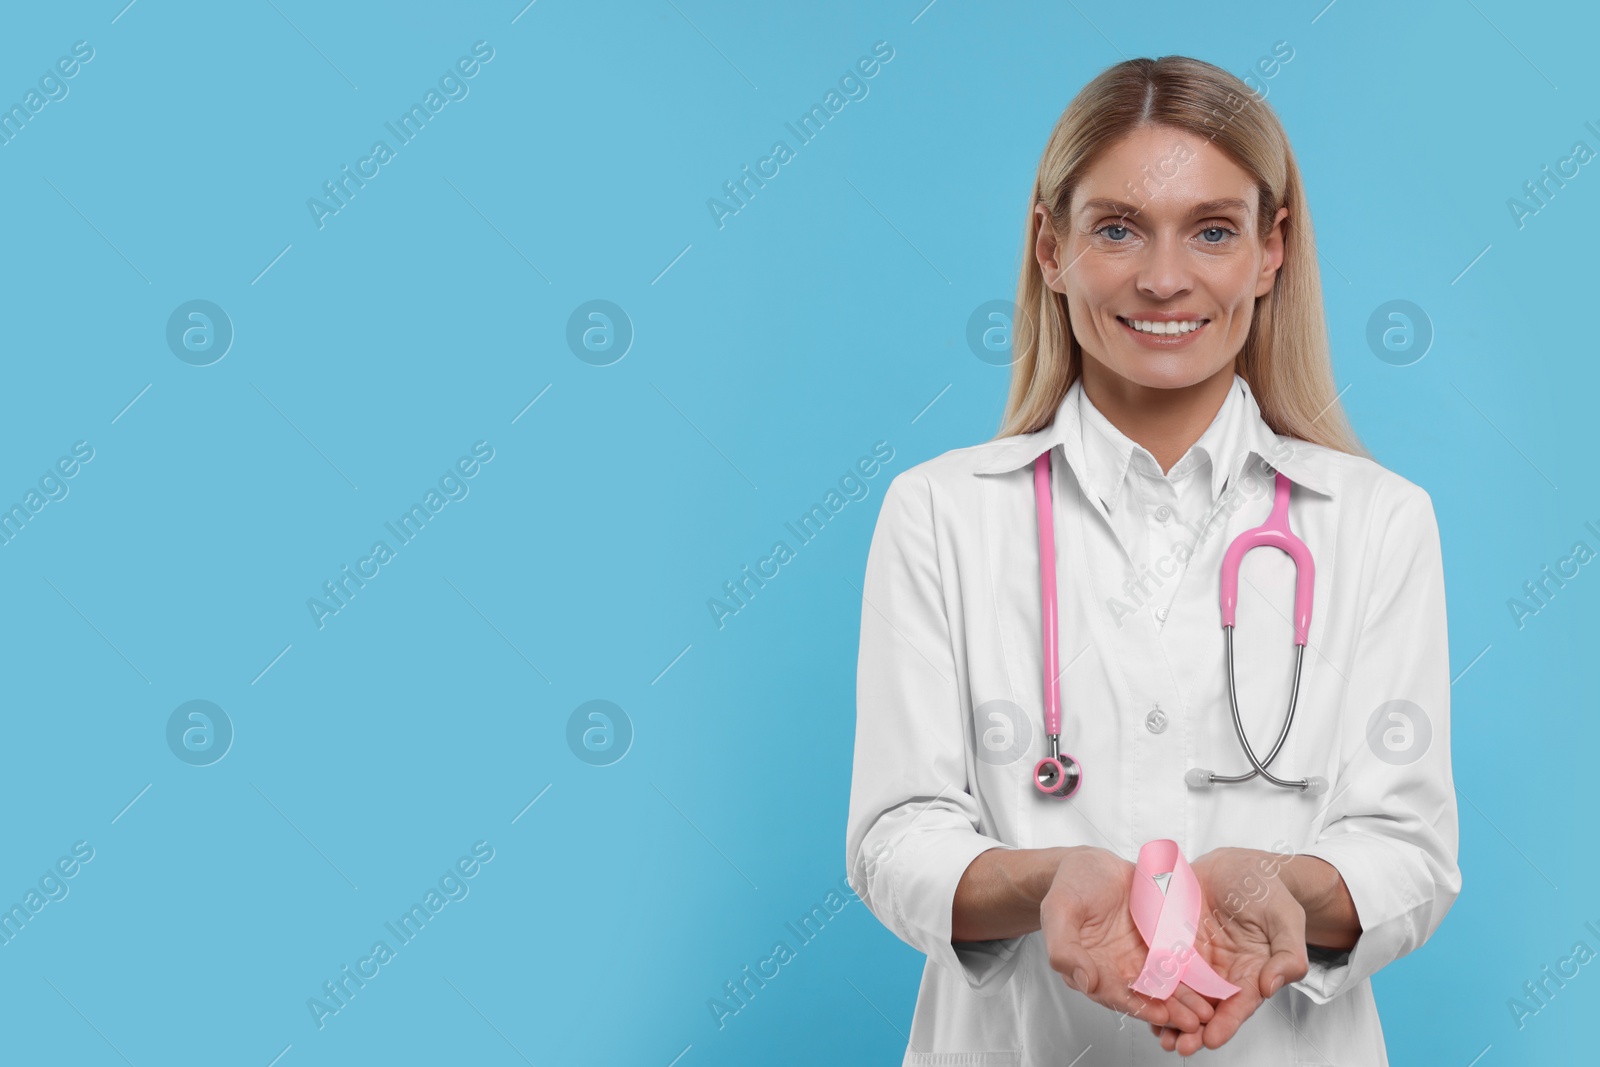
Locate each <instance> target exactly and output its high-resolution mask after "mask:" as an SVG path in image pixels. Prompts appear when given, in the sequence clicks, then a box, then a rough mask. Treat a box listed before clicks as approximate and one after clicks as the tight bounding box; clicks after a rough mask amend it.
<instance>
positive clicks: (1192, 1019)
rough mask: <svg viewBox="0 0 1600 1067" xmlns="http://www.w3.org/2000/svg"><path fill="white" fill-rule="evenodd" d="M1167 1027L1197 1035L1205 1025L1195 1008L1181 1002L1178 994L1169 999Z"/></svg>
mask: <svg viewBox="0 0 1600 1067" xmlns="http://www.w3.org/2000/svg"><path fill="white" fill-rule="evenodd" d="M1166 1003H1167V1025H1168V1026H1170V1027H1172V1028H1173V1029H1175V1030H1182V1031H1184V1032H1185V1033H1196V1032H1198V1031H1199V1030H1200V1028H1201V1027H1202V1026H1204V1025H1205V1024H1204V1023H1203V1022H1202V1021H1201V1020H1200V1018H1199V1017H1198V1016H1197V1015H1196V1014H1195V1011H1194V1009H1193V1008H1191V1007H1190V1006H1189V1005H1187V1004H1185V1003H1184V1002H1183V1001H1181V1000H1179V999H1178V997H1177V995H1176V993H1174V995H1172V996H1170V997H1168V998H1167V1001H1166Z"/></svg>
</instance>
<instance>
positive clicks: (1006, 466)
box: [846, 375, 1461, 1067]
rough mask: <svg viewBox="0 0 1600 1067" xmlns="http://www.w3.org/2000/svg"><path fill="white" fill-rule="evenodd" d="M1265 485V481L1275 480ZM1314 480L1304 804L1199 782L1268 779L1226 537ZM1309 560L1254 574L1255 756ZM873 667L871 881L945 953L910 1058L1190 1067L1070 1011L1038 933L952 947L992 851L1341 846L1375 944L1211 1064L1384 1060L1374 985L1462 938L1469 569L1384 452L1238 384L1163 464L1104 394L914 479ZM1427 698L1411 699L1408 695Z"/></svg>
mask: <svg viewBox="0 0 1600 1067" xmlns="http://www.w3.org/2000/svg"><path fill="white" fill-rule="evenodd" d="M1046 449H1050V450H1052V467H1053V470H1052V487H1053V494H1054V499H1055V503H1054V507H1055V527H1056V552H1057V581H1058V596H1059V603H1060V609H1059V610H1060V644H1061V647H1060V650H1059V662H1060V664H1061V669H1062V674H1061V712H1062V732H1063V736H1062V742H1061V745H1062V750H1063V751H1065V752H1067V753H1070V754H1072V755H1073V756H1075V757H1076V758H1077V759H1078V760H1079V761H1080V763H1081V764H1082V766H1083V774H1084V778H1083V785H1082V787H1081V788H1080V789H1079V791H1078V793H1077V794H1076V795H1075V796H1073V797H1072V798H1070V799H1066V800H1062V799H1058V798H1052V797H1046V796H1044V795H1042V794H1040V793H1039V792H1038V791H1037V790H1036V789H1035V788H1034V786H1033V784H1032V781H1031V775H1032V770H1033V765H1034V763H1035V762H1036V761H1037V760H1038V759H1039V758H1040V757H1042V756H1043V755H1045V754H1046V740H1045V734H1044V702H1043V679H1042V672H1043V662H1042V655H1041V650H1040V644H1039V641H1040V612H1041V607H1040V596H1039V552H1038V534H1037V526H1036V519H1035V511H1034V494H1033V459H1034V458H1035V457H1036V456H1038V455H1039V454H1040V453H1041V452H1043V451H1045V450H1046ZM1269 464H1270V466H1269ZM1274 468H1276V469H1278V470H1282V471H1283V473H1284V474H1285V475H1286V476H1287V477H1289V478H1290V479H1291V480H1292V481H1293V483H1294V486H1293V491H1292V497H1291V502H1290V525H1291V527H1292V529H1293V530H1294V531H1295V533H1296V534H1298V535H1299V536H1300V537H1301V538H1302V539H1303V540H1304V541H1305V542H1306V544H1307V545H1308V546H1310V549H1311V552H1312V556H1313V557H1314V562H1315V568H1316V572H1315V588H1314V600H1313V605H1312V617H1311V629H1310V633H1309V644H1308V646H1307V650H1306V653H1305V660H1304V665H1303V670H1302V676H1301V683H1300V698H1299V704H1298V706H1297V709H1296V712H1295V717H1294V727H1293V729H1292V730H1291V731H1290V733H1289V738H1288V740H1287V741H1286V742H1285V744H1284V747H1283V750H1282V751H1281V752H1280V753H1279V755H1278V757H1277V758H1276V759H1275V760H1274V761H1273V763H1272V764H1271V767H1270V769H1271V770H1272V771H1273V772H1274V773H1275V774H1276V775H1277V776H1278V777H1280V778H1300V777H1304V776H1307V775H1312V774H1319V775H1322V776H1324V777H1325V778H1327V779H1328V781H1329V783H1330V785H1329V789H1328V791H1327V792H1326V793H1325V794H1323V795H1322V796H1320V797H1314V798H1313V797H1309V796H1307V795H1305V794H1303V793H1301V792H1299V791H1297V790H1288V789H1283V788H1281V787H1278V786H1274V785H1272V784H1270V783H1268V782H1266V781H1264V780H1262V779H1261V778H1260V777H1259V776H1258V777H1257V778H1255V779H1253V780H1251V781H1249V782H1246V783H1243V784H1225V785H1217V786H1213V787H1212V788H1211V789H1209V790H1192V789H1190V788H1189V787H1188V786H1187V785H1186V784H1185V782H1184V773H1185V772H1186V771H1188V770H1189V769H1190V768H1194V767H1204V768H1208V769H1210V770H1214V771H1217V772H1218V773H1222V774H1238V773H1241V772H1243V771H1246V770H1248V769H1249V765H1248V763H1247V761H1246V759H1245V756H1244V754H1243V752H1242V751H1241V750H1240V748H1239V743H1238V739H1237V737H1236V736H1235V733H1234V729H1233V722H1232V718H1231V714H1230V712H1229V707H1228V698H1227V689H1226V674H1225V668H1224V660H1223V633H1222V626H1221V609H1220V606H1219V600H1220V587H1221V586H1220V571H1221V563H1222V555H1223V552H1224V550H1225V549H1226V547H1227V545H1228V544H1229V543H1230V542H1231V541H1232V540H1233V539H1234V538H1235V537H1236V536H1238V534H1239V533H1241V532H1242V531H1244V530H1246V529H1248V528H1250V527H1254V526H1258V525H1260V524H1261V522H1262V521H1264V520H1265V518H1266V517H1267V514H1268V513H1269V511H1270V510H1271V506H1272V489H1273V473H1272V472H1273V469H1274ZM1294 580H1295V571H1294V564H1293V562H1292V561H1291V560H1290V558H1289V557H1288V556H1287V555H1286V554H1284V553H1282V552H1280V551H1277V550H1275V549H1271V548H1261V549H1257V550H1255V551H1253V552H1251V553H1250V554H1249V555H1248V556H1247V557H1246V559H1245V562H1244V564H1243V566H1242V567H1241V569H1240V582H1239V603H1238V609H1237V620H1236V628H1235V631H1234V654H1235V662H1236V665H1237V682H1238V694H1239V703H1240V711H1241V715H1242V717H1243V720H1244V725H1245V729H1246V731H1247V732H1248V733H1249V735H1250V737H1251V740H1252V742H1253V743H1254V745H1255V748H1256V750H1257V753H1258V755H1259V756H1263V757H1264V756H1265V755H1266V752H1267V750H1268V749H1270V747H1271V745H1272V741H1273V740H1274V739H1275V738H1276V736H1277V731H1278V729H1279V727H1280V724H1281V722H1282V718H1283V713H1284V710H1285V707H1286V705H1287V701H1288V695H1289V689H1290V683H1291V680H1292V675H1293V665H1294V644H1293V628H1292V624H1291V622H1290V619H1291V612H1292V607H1293V601H1294ZM863 591H864V593H865V598H864V599H865V602H864V604H863V608H862V617H861V645H860V661H859V667H858V674H857V690H856V694H857V707H856V716H857V717H856V747H855V762H854V777H853V780H852V786H851V793H850V809H849V820H848V825H847V828H846V864H847V869H848V870H849V872H850V881H851V883H852V885H853V886H854V887H855V888H856V890H857V892H858V893H859V894H860V896H861V898H862V900H863V901H865V902H866V904H867V906H868V908H869V909H870V910H871V911H872V913H873V914H874V915H876V916H877V918H878V919H879V920H880V921H881V922H882V923H883V924H884V925H885V926H886V927H888V928H889V929H890V930H891V931H892V932H893V933H894V934H895V935H896V936H898V937H899V938H900V939H901V940H903V941H905V942H906V943H907V944H909V945H911V946H913V947H914V948H916V949H918V950H919V951H921V952H923V953H925V954H926V955H927V957H928V959H927V963H926V965H925V966H924V969H923V976H922V984H921V988H920V990H919V992H918V996H917V1004H916V1010H915V1014H914V1017H913V1020H912V1027H911V1034H910V1046H909V1047H908V1048H907V1050H906V1054H905V1058H904V1061H903V1062H904V1063H905V1064H907V1065H915V1064H923V1065H936V1064H943V1065H956V1064H959V1065H961V1067H1002V1065H1003V1067H1045V1065H1047V1064H1048V1065H1052V1067H1054V1065H1061V1064H1066V1063H1071V1062H1074V1057H1076V1056H1078V1055H1079V1054H1080V1053H1084V1052H1085V1051H1086V1050H1087V1054H1086V1055H1084V1056H1083V1058H1082V1059H1079V1060H1077V1061H1076V1064H1077V1065H1078V1067H1094V1065H1096V1064H1118V1065H1126V1064H1135V1065H1136V1064H1168V1063H1172V1062H1174V1057H1175V1056H1176V1053H1170V1052H1167V1051H1165V1050H1164V1049H1162V1048H1161V1045H1160V1042H1159V1041H1158V1040H1157V1039H1156V1038H1155V1037H1154V1036H1152V1035H1151V1033H1150V1029H1149V1027H1148V1025H1146V1024H1145V1023H1144V1022H1143V1021H1140V1020H1138V1019H1131V1018H1130V1019H1124V1018H1121V1017H1120V1016H1119V1015H1118V1014H1117V1013H1116V1012H1113V1011H1110V1010H1108V1009H1106V1008H1104V1007H1102V1006H1101V1005H1099V1004H1096V1003H1094V1002H1093V1001H1091V1000H1089V999H1088V998H1087V997H1085V996H1083V995H1082V994H1080V993H1078V992H1077V991H1075V990H1073V989H1071V988H1070V987H1068V986H1067V985H1066V983H1065V982H1064V981H1063V979H1062V977H1061V976H1060V975H1059V974H1057V973H1056V972H1055V971H1053V970H1052V969H1051V968H1050V965H1049V961H1048V958H1047V956H1046V951H1045V945H1044V939H1043V934H1042V933H1040V932H1038V931H1035V932H1033V933H1031V934H1028V935H1026V936H1024V937H1019V938H1009V939H1005V940H1000V941H985V942H975V943H960V944H952V943H951V941H950V933H951V904H952V901H953V898H954V894H955V887H956V884H957V882H958V881H959V880H960V878H961V875H962V873H963V872H964V871H965V870H966V868H967V866H968V864H970V863H971V862H972V860H973V859H974V858H975V857H977V856H978V855H979V854H980V853H982V852H984V851H986V850H988V849H991V848H1045V847H1050V846H1057V845H1080V844H1081V845H1096V846H1099V847H1101V848H1106V849H1109V850H1111V851H1113V852H1115V853H1117V854H1118V855H1120V856H1122V857H1124V858H1125V859H1127V860H1129V861H1130V862H1131V861H1133V860H1134V859H1136V857H1137V855H1138V851H1139V846H1140V845H1141V844H1143V843H1144V842H1146V841H1148V840H1151V839H1152V838H1161V837H1167V838H1172V839H1173V840H1175V841H1177V843H1178V846H1179V848H1181V849H1182V851H1183V854H1184V855H1185V856H1186V857H1188V858H1190V859H1194V858H1196V857H1198V856H1200V855H1202V854H1203V853H1205V852H1207V851H1209V850H1210V849H1213V848H1217V847H1221V846H1238V847H1245V848H1256V849H1264V850H1269V851H1276V852H1291V851H1292V852H1294V853H1300V854H1307V855H1313V856H1318V857H1320V858H1322V859H1324V860H1326V861H1327V862H1328V863H1330V864H1332V865H1333V866H1334V867H1335V868H1336V869H1337V870H1338V871H1339V873H1340V875H1341V876H1342V877H1343V878H1344V881H1345V885H1346V886H1347V887H1348V889H1349V891H1350V894H1351V897H1352V899H1353V900H1354V902H1355V906H1356V911H1357V913H1358V915H1359V917H1360V920H1361V925H1362V933H1361V936H1360V938H1359V940H1358V941H1357V943H1356V945H1355V947H1354V948H1353V949H1352V950H1350V951H1349V952H1340V953H1329V954H1326V955H1325V956H1323V955H1320V954H1318V953H1315V952H1314V953H1313V954H1312V959H1311V970H1310V973H1309V974H1308V975H1307V976H1306V977H1305V978H1304V979H1303V980H1301V981H1298V982H1294V983H1291V984H1289V985H1287V986H1285V987H1284V988H1283V989H1281V990H1279V991H1278V993H1277V994H1276V995H1274V996H1273V997H1272V998H1271V999H1270V1000H1269V1001H1268V1002H1267V1003H1264V1004H1263V1005H1261V1007H1260V1008H1259V1009H1257V1011H1256V1012H1255V1014H1254V1015H1252V1016H1251V1017H1250V1018H1249V1019H1248V1020H1246V1022H1245V1024H1244V1026H1243V1027H1242V1028H1241V1029H1240V1030H1239V1032H1238V1033H1237V1034H1236V1035H1235V1036H1234V1037H1233V1038H1232V1040H1230V1041H1229V1042H1228V1043H1227V1044H1226V1045H1224V1046H1223V1047H1222V1048H1221V1049H1219V1050H1216V1051H1211V1050H1207V1051H1206V1052H1205V1053H1204V1055H1205V1057H1206V1059H1207V1061H1208V1062H1211V1063H1216V1064H1238V1065H1245V1064H1249V1065H1261V1067H1266V1065H1271V1067H1283V1065H1285V1064H1291V1065H1295V1064H1338V1065H1341V1067H1344V1065H1352V1067H1355V1065H1361V1067H1366V1065H1373V1064H1387V1062H1388V1059H1387V1056H1386V1054H1385V1051H1384V1042H1383V1031H1382V1028H1381V1027H1380V1025H1379V1021H1378V1012H1377V1007H1376V1004H1375V1002H1374V1000H1373V995H1372V986H1371V982H1370V976H1371V975H1372V974H1373V973H1374V972H1375V971H1377V970H1378V969H1379V968H1380V967H1382V966H1384V965H1385V964H1387V963H1389V962H1391V961H1393V960H1395V959H1397V958H1398V957H1400V956H1403V955H1405V954H1406V953H1408V952H1411V951H1413V950H1414V949H1416V948H1417V947H1418V946H1420V945H1421V944H1422V943H1423V942H1424V941H1426V940H1427V938H1428V937H1429V936H1430V935H1431V934H1432V933H1433V931H1434V930H1435V929H1436V928H1437V927H1438V925H1439V923H1440V921H1441V920H1442V919H1443V918H1444V915H1445V913H1446V912H1447V911H1448V910H1449V908H1450V906H1451V904H1452V903H1454V901H1455V898H1456V895H1457V894H1458V893H1459V891H1460V888H1461V874H1460V870H1459V868H1458V866H1457V859H1456V856H1457V814H1456V802H1455V792H1454V788H1453V786H1452V782H1451V771H1450V670H1449V655H1448V644H1447V640H1446V637H1447V635H1446V620H1445V596H1444V573H1443V563H1442V559H1441V555H1440V544H1439V533H1438V527H1437V523H1436V520H1435V518H1434V513H1433V505H1432V501H1431V500H1430V498H1429V497H1428V494H1427V493H1426V492H1425V491H1424V490H1422V489H1421V488H1420V487H1418V486H1416V485H1414V484H1413V483H1411V482H1409V481H1407V480H1406V479H1404V478H1402V477H1400V476H1399V475H1397V474H1394V473H1392V472H1391V471H1388V470H1386V469H1385V468H1383V467H1381V466H1379V465H1378V464H1377V463H1374V462H1373V461H1371V460H1368V459H1364V458H1361V457H1356V456H1351V455H1348V454H1345V453H1341V452H1338V451H1335V450H1332V449H1328V448H1324V447H1321V446H1318V445H1312V444H1308V443H1306V442H1304V441H1298V440H1295V439H1293V438H1287V437H1279V436H1278V435H1276V434H1274V433H1273V432H1272V430H1271V429H1270V427H1268V426H1267V425H1266V423H1265V422H1264V421H1263V420H1262V419H1261V415H1260V409H1259V407H1258V405H1257V403H1256V400H1255V397H1254V396H1253V395H1252V393H1251V391H1250V388H1249V386H1248V384H1247V383H1246V382H1245V380H1244V379H1243V378H1242V377H1240V376H1238V375H1235V379H1234V386H1233V388H1232V389H1231V390H1230V392H1229V394H1228V397H1227V400H1226V402H1225V403H1224V404H1223V406H1222V408H1221V409H1220V410H1219V411H1218V413H1217V416H1216V418H1215V419H1214V420H1213V422H1212V424H1211V426H1210V427H1208V428H1207V430H1206V431H1205V433H1204V434H1203V435H1202V436H1201V438H1200V439H1199V441H1197V442H1196V443H1195V445H1194V446H1192V447H1191V448H1190V450H1189V451H1188V452H1187V453H1186V454H1185V455H1184V457H1183V458H1182V459H1180V460H1179V461H1178V463H1177V464H1175V465H1174V466H1173V468H1172V470H1171V471H1169V472H1167V473H1165V474H1163V473H1162V472H1161V470H1160V467H1159V465H1158V464H1157V463H1156V462H1155V459H1154V457H1152V456H1151V455H1150V453H1149V452H1148V451H1146V450H1145V449H1144V448H1143V447H1142V446H1140V445H1138V444H1136V443H1134V442H1133V441H1131V440H1129V439H1128V438H1127V437H1126V436H1124V435H1123V434H1122V433H1121V432H1120V431H1118V430H1117V429H1116V428H1115V427H1114V426H1113V425H1112V424H1111V423H1110V422H1109V421H1108V420H1106V419H1105V417H1104V416H1103V415H1102V414H1101V413H1100V412H1099V411H1097V410H1095V409H1094V407H1093V405H1092V404H1090V403H1089V401H1088V399H1087V397H1086V396H1084V394H1083V388H1082V382H1081V380H1080V381H1079V382H1077V383H1075V384H1074V385H1073V386H1072V388H1071V389H1070V390H1069V391H1068V393H1067V395H1066V397H1065V398H1064V400H1063V401H1062V404H1061V407H1060V409H1059V410H1058V411H1057V414H1056V417H1055V419H1054V421H1053V422H1052V423H1051V424H1050V425H1049V426H1047V427H1046V428H1044V429H1043V430H1040V431H1037V432H1035V433H1032V434H1024V435H1020V436H1015V437H1008V438H1004V439H1001V440H998V441H990V442H985V443H983V444H979V445H974V446H971V447H968V448H958V449H954V450H952V451H949V452H946V453H944V454H943V455H941V456H938V457H936V458H934V459H931V460H928V461H926V462H923V463H920V464H918V465H916V466H914V467H911V468H910V469H908V470H906V471H903V472H902V473H900V474H899V475H897V476H896V477H895V478H894V479H893V481H892V482H891V483H890V485H889V487H888V489H887V490H886V493H885V497H884V501H883V506H882V509H881V511H880V513H879V516H878V521H877V527H876V530H875V532H874V534H873V538H872V545H871V549H870V551H869V553H868V558H867V567H866V576H865V582H864V585H863ZM1396 702H1406V703H1396Z"/></svg>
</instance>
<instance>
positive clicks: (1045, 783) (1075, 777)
mask: <svg viewBox="0 0 1600 1067" xmlns="http://www.w3.org/2000/svg"><path fill="white" fill-rule="evenodd" d="M1033 784H1034V785H1036V786H1038V788H1039V792H1041V793H1043V794H1045V795H1046V796H1052V797H1070V796H1071V795H1072V794H1074V793H1076V792H1077V791H1078V786H1080V785H1082V784H1083V767H1082V766H1081V765H1079V763H1078V761H1077V760H1075V759H1073V758H1072V757H1071V756H1068V755H1066V754H1065V753H1063V754H1062V755H1060V756H1046V757H1045V758H1044V759H1042V760H1040V761H1039V762H1038V763H1035V764H1034V765H1033Z"/></svg>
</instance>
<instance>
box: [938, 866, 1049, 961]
mask: <svg viewBox="0 0 1600 1067" xmlns="http://www.w3.org/2000/svg"><path fill="white" fill-rule="evenodd" d="M1066 852H1067V849H1066V848H991V849H989V851H987V852H981V853H979V854H978V856H977V858H975V859H974V860H973V861H972V862H971V863H970V864H968V865H967V869H966V871H965V872H963V873H962V875H961V881H960V882H959V883H957V885H956V894H955V900H954V902H953V903H952V905H951V916H950V918H951V926H950V930H951V933H950V940H951V941H992V940H998V939H1000V938H1006V937H1021V936H1022V935H1023V934H1029V933H1032V932H1033V931H1035V930H1037V929H1039V904H1040V902H1041V901H1043V900H1044V897H1045V894H1046V893H1047V892H1049V890H1050V883H1051V881H1052V880H1053V879H1054V878H1055V874H1056V868H1057V867H1059V866H1060V865H1061V859H1062V857H1063V856H1064V855H1066Z"/></svg>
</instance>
